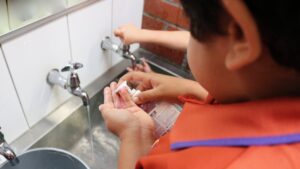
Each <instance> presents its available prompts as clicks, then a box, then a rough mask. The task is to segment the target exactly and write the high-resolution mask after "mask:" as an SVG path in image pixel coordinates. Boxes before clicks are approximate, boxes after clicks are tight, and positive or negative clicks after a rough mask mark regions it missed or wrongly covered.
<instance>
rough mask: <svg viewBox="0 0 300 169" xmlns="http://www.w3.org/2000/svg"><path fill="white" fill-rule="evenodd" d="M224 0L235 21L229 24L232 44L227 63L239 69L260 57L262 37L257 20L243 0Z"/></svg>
mask: <svg viewBox="0 0 300 169" xmlns="http://www.w3.org/2000/svg"><path fill="white" fill-rule="evenodd" d="M222 1H223V5H224V8H225V9H226V10H227V12H228V13H229V14H230V15H231V17H232V18H233V23H232V24H229V33H230V36H232V46H231V49H230V51H229V53H228V55H227V56H226V58H225V64H226V67H227V68H228V69H229V70H238V69H240V68H243V67H244V66H247V65H249V64H251V63H253V62H254V61H255V60H257V59H258V58H259V57H260V55H261V51H262V44H261V39H260V35H259V31H258V28H257V25H256V22H255V20H254V18H253V16H252V15H251V13H250V11H249V9H248V8H247V6H246V5H245V3H244V2H243V1H242V0H222ZM239 33H240V35H238V34H239Z"/></svg>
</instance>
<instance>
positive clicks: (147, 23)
mask: <svg viewBox="0 0 300 169" xmlns="http://www.w3.org/2000/svg"><path fill="white" fill-rule="evenodd" d="M142 28H143V29H153V30H162V29H163V28H164V23H163V22H161V21H160V20H157V19H156V18H153V17H151V16H147V15H143V22H142Z"/></svg>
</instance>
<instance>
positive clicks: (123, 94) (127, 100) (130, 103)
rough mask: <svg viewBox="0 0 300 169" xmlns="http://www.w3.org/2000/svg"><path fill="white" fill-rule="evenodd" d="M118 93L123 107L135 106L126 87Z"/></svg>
mask: <svg viewBox="0 0 300 169" xmlns="http://www.w3.org/2000/svg"><path fill="white" fill-rule="evenodd" d="M119 93H120V97H121V98H122V101H123V106H124V108H127V107H132V106H135V103H134V102H133V100H132V97H131V96H130V94H129V93H128V91H127V90H126V89H124V90H121V91H120V92H119Z"/></svg>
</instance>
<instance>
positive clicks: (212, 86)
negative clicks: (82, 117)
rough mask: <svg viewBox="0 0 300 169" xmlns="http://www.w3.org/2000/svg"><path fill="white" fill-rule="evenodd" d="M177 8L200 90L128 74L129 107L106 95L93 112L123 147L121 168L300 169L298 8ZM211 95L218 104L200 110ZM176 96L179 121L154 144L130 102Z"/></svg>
mask: <svg viewBox="0 0 300 169" xmlns="http://www.w3.org/2000/svg"><path fill="white" fill-rule="evenodd" d="M181 2H182V4H183V7H184V9H185V11H186V14H187V16H188V17H189V18H190V22H191V27H190V31H191V37H190V40H189V43H188V47H187V48H188V62H189V65H190V68H191V71H192V73H193V75H194V77H195V79H196V80H197V81H198V82H199V84H201V85H199V84H197V83H196V82H194V81H188V80H184V79H178V78H175V77H168V76H164V75H159V74H155V73H142V72H131V73H129V74H127V75H125V76H124V77H123V78H122V80H127V81H133V82H139V83H140V85H139V86H138V88H139V89H142V90H143V92H142V93H141V94H140V95H138V96H137V98H134V100H132V99H131V97H130V96H129V94H128V93H127V91H125V90H121V91H120V93H119V94H115V93H113V92H112V91H113V90H114V89H115V88H116V86H117V84H116V83H112V84H111V86H110V87H107V88H105V90H104V104H102V105H100V111H101V112H102V115H103V117H104V119H105V122H106V124H107V127H108V128H109V129H110V130H111V131H112V132H114V133H115V134H117V135H118V136H119V137H120V140H121V145H120V157H119V168H122V169H133V168H134V167H136V168H151V169H155V168H172V169H175V168H181V169H182V168H201V169H212V168H213V169H241V168H243V169H244V168H256V169H269V168H272V169H296V168H297V169H298V168H300V160H299V159H300V97H299V96H300V88H299V86H300V73H299V71H300V57H299V56H298V55H299V53H300V48H299V47H298V46H297V45H298V44H299V43H298V42H299V41H300V34H299V33H298V31H299V30H300V23H299V19H300V18H299V17H300V15H299V14H298V12H297V11H298V8H299V6H300V2H298V1H292V0H289V1H279V0H275V1H272V2H271V1H266V0H181ZM145 93H146V96H147V97H146V99H145V98H144V96H145ZM208 93H209V95H210V96H213V97H214V98H215V99H216V100H217V102H218V104H207V102H206V103H205V102H204V101H200V100H207V99H206V98H207V96H208ZM177 96H180V97H179V98H180V100H181V101H184V102H185V105H184V108H183V111H182V113H181V115H180V116H179V118H178V120H177V122H176V123H175V125H174V127H173V129H172V130H171V131H170V132H169V133H167V134H166V135H164V136H162V137H161V138H159V139H158V141H157V142H156V144H154V141H155V140H156V139H157V138H155V137H154V136H153V131H154V123H153V121H152V119H151V118H150V117H149V116H148V114H147V113H146V112H144V111H143V110H142V109H141V108H139V107H138V106H137V105H136V104H135V102H136V103H143V102H145V101H146V100H147V101H153V100H155V99H157V98H158V99H168V100H174V99H175V98H177ZM183 96H184V97H183ZM187 96H194V97H196V98H198V100H196V99H191V97H187ZM134 101H135V102H134ZM136 164H137V165H136Z"/></svg>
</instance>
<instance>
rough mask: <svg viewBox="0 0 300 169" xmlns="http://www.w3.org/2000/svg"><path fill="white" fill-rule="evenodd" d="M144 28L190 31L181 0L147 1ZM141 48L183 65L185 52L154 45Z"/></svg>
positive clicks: (145, 45) (143, 45) (144, 45)
mask: <svg viewBox="0 0 300 169" xmlns="http://www.w3.org/2000/svg"><path fill="white" fill-rule="evenodd" d="M142 23H143V24H142V28H144V29H152V30H182V29H188V26H189V24H188V20H187V18H186V17H185V16H184V12H183V9H182V7H181V5H180V3H179V0H145V5H144V14H143V22H142ZM141 46H142V47H143V48H145V49H147V50H149V51H151V52H153V53H155V54H157V55H159V56H161V57H163V58H165V59H167V60H169V61H170V62H173V63H175V64H178V65H180V64H181V63H182V60H183V57H184V55H185V52H182V51H178V50H174V49H169V48H167V47H163V46H159V45H154V44H141Z"/></svg>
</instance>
